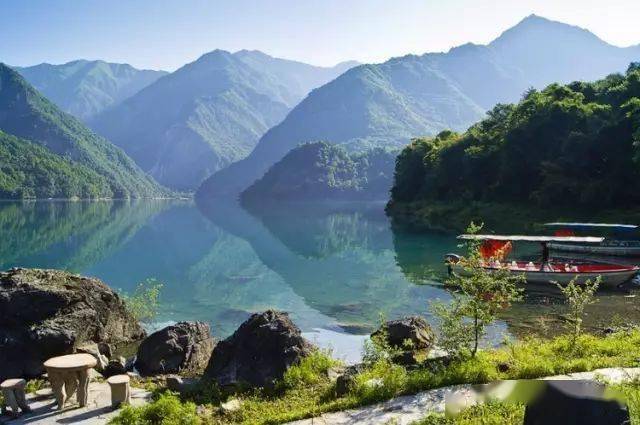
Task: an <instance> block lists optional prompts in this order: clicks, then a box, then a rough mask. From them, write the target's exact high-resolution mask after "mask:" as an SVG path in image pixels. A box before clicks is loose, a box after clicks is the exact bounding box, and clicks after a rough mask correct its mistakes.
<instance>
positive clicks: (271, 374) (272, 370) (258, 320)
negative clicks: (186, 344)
mask: <svg viewBox="0 0 640 425" xmlns="http://www.w3.org/2000/svg"><path fill="white" fill-rule="evenodd" d="M312 350H313V346H312V345H311V344H310V343H309V342H308V341H307V340H305V339H304V338H303V337H302V335H301V333H300V329H298V327H297V326H296V325H294V324H293V322H292V321H291V319H290V318H289V316H288V315H287V314H286V313H281V312H277V311H273V310H268V311H265V312H264V313H256V314H253V315H252V316H251V317H250V318H249V319H248V320H247V321H245V322H244V323H243V324H242V325H240V327H239V328H238V329H237V330H236V331H235V332H234V334H233V335H231V336H230V337H229V338H227V339H225V340H224V341H221V342H220V343H218V345H217V346H216V348H215V349H214V350H213V354H212V355H211V359H210V360H209V365H208V366H207V369H206V371H205V374H204V378H205V379H212V380H215V381H217V382H218V384H219V385H220V386H222V387H226V386H234V385H238V384H245V385H246V384H248V385H251V386H254V387H269V386H272V385H273V384H274V381H275V380H277V379H280V378H282V376H283V375H284V372H285V371H286V370H287V368H288V367H289V366H291V365H293V364H295V363H297V362H299V361H300V360H301V359H302V358H303V357H305V356H307V355H309V354H310V353H311V352H312Z"/></svg>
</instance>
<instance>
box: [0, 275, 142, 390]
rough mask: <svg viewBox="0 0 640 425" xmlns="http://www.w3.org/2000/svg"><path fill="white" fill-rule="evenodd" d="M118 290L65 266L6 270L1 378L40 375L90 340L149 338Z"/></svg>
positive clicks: (0, 305) (1, 296)
mask: <svg viewBox="0 0 640 425" xmlns="http://www.w3.org/2000/svg"><path fill="white" fill-rule="evenodd" d="M144 335H145V334H144V330H143V329H142V328H141V327H140V325H139V324H138V322H137V321H136V320H135V319H134V318H133V316H131V314H130V313H129V312H128V311H127V310H126V308H125V305H124V303H123V301H122V300H121V299H120V297H119V296H118V294H116V293H115V292H114V291H113V290H111V289H110V288H109V287H108V286H107V285H105V284H104V283H103V282H101V281H100V280H98V279H93V278H87V277H82V276H78V275H74V274H71V273H67V272H63V271H59V270H41V269H11V270H9V271H6V272H1V273H0V347H2V348H1V349H0V365H2V366H1V367H0V380H2V379H5V378H8V377H18V376H21V377H27V378H32V377H37V376H39V375H41V374H42V373H43V372H44V370H43V366H42V363H43V362H44V361H45V360H47V359H48V358H50V357H54V356H59V355H63V354H70V353H72V352H74V350H75V348H76V347H77V346H80V345H83V344H85V343H87V342H95V343H101V342H104V343H107V344H111V345H116V346H117V345H119V344H124V343H130V342H133V341H136V340H139V339H142V338H143V337H144Z"/></svg>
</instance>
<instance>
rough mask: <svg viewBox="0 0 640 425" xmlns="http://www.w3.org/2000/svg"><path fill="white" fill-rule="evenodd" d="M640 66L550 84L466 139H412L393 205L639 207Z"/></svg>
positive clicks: (492, 115)
mask: <svg viewBox="0 0 640 425" xmlns="http://www.w3.org/2000/svg"><path fill="white" fill-rule="evenodd" d="M639 165H640V65H639V64H632V65H631V66H629V68H628V70H627V72H626V74H624V75H621V74H612V75H610V76H608V77H606V78H604V79H602V80H599V81H595V82H592V83H588V82H574V83H571V84H567V85H559V84H552V85H550V86H548V87H546V88H545V89H543V90H541V91H538V90H533V89H531V90H529V91H527V92H526V93H525V94H524V95H523V97H522V100H521V101H520V102H518V103H517V104H513V105H504V104H499V105H497V106H496V107H494V108H493V110H491V111H490V112H489V113H488V117H487V118H486V119H484V120H482V121H480V122H479V123H477V124H476V125H474V126H472V127H471V128H470V129H469V130H468V131H466V132H465V133H463V134H457V133H455V132H451V131H444V132H441V133H440V134H438V135H437V136H436V137H434V138H420V139H414V140H413V141H412V143H411V144H410V145H409V146H408V147H406V148H405V149H404V150H403V151H402V152H401V154H400V155H399V156H398V159H397V161H396V170H395V184H394V187H393V189H392V202H412V201H419V200H453V199H456V200H481V201H492V202H493V201H499V202H522V203H530V204H538V205H543V206H577V205H582V206H590V207H596V208H612V207H622V206H630V205H638V202H640V193H639V192H638V190H637V182H638V180H639V179H640V167H639Z"/></svg>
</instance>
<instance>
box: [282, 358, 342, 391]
mask: <svg viewBox="0 0 640 425" xmlns="http://www.w3.org/2000/svg"><path fill="white" fill-rule="evenodd" d="M338 365H340V362H339V361H337V360H335V359H333V358H332V357H331V352H326V351H322V350H316V351H314V352H313V353H311V355H309V356H307V357H305V358H303V359H302V360H301V361H300V364H296V365H293V366H291V367H290V368H289V369H287V371H286V372H285V374H284V377H283V378H282V382H281V385H282V387H283V388H298V387H301V386H303V385H316V384H318V383H319V382H321V381H322V380H323V379H324V378H325V377H326V376H327V372H328V371H329V369H331V368H332V367H335V366H338Z"/></svg>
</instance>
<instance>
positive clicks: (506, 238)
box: [458, 234, 604, 243]
mask: <svg viewBox="0 0 640 425" xmlns="http://www.w3.org/2000/svg"><path fill="white" fill-rule="evenodd" d="M458 239H464V240H476V241H487V240H492V241H522V242H541V243H546V242H581V243H600V242H602V241H604V238H603V237H599V236H526V235H470V234H465V235H460V236H458Z"/></svg>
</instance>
